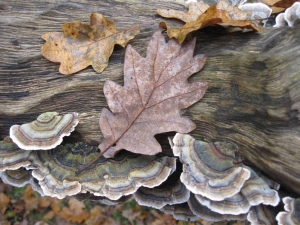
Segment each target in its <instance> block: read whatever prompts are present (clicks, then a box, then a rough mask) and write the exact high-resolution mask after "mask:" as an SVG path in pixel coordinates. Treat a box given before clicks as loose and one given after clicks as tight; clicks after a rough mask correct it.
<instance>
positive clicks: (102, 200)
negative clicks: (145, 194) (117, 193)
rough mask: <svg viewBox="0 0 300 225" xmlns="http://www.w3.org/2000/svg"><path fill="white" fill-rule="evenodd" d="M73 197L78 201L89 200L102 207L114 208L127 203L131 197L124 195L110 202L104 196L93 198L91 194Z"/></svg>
mask: <svg viewBox="0 0 300 225" xmlns="http://www.w3.org/2000/svg"><path fill="white" fill-rule="evenodd" d="M74 197H75V198H76V199H77V200H79V201H84V200H90V201H96V202H99V203H100V204H103V205H108V206H114V205H120V204H123V203H125V202H127V201H128V200H129V199H131V197H132V195H126V196H125V195H124V196H122V197H121V198H119V199H117V200H111V199H109V198H107V197H104V196H95V195H93V194H91V193H80V194H77V195H75V196H74Z"/></svg>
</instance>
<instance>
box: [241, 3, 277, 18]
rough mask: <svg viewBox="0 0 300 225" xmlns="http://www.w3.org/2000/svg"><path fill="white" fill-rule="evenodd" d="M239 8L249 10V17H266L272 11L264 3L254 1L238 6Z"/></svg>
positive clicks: (244, 10)
mask: <svg viewBox="0 0 300 225" xmlns="http://www.w3.org/2000/svg"><path fill="white" fill-rule="evenodd" d="M239 9H240V10H242V11H243V12H251V17H250V19H252V20H257V19H267V18H269V16H270V15H271V13H272V9H271V8H270V7H269V6H267V5H266V4H263V3H260V2H256V3H246V4H243V5H240V6H239Z"/></svg>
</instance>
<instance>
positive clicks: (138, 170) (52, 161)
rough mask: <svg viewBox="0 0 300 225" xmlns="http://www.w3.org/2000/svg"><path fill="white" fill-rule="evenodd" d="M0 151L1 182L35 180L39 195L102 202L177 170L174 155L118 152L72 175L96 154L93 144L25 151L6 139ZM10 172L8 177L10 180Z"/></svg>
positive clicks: (18, 183) (21, 183) (110, 201)
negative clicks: (74, 197)
mask: <svg viewBox="0 0 300 225" xmlns="http://www.w3.org/2000/svg"><path fill="white" fill-rule="evenodd" d="M0 150H1V152H0V162H1V164H0V165H1V171H2V172H1V177H2V179H3V181H4V182H6V183H9V184H12V185H14V186H24V185H25V184H28V183H30V184H32V185H34V186H35V185H36V184H38V187H37V188H35V189H36V190H37V191H38V192H40V193H41V194H42V195H46V196H51V197H57V198H64V197H66V196H68V195H79V194H81V195H83V196H81V197H83V198H91V199H93V198H95V199H96V200H99V201H100V202H101V201H102V202H103V203H107V204H114V203H115V202H116V203H117V200H119V199H121V198H122V196H129V195H131V194H133V193H134V192H136V191H137V189H138V188H139V187H142V186H143V187H148V188H153V187H155V186H158V185H160V184H161V183H162V182H164V181H165V180H166V179H167V178H168V177H169V175H170V174H172V173H173V172H174V171H175V169H176V158H175V157H168V156H164V155H161V154H160V155H153V156H146V155H138V154H133V153H130V152H127V151H122V152H120V153H119V154H117V155H116V156H115V157H114V158H112V159H107V158H104V157H101V158H100V159H99V160H98V161H97V163H95V164H94V165H93V166H91V167H90V168H88V169H86V170H84V171H83V172H82V173H80V175H77V174H76V171H77V169H78V168H79V167H82V166H83V165H85V164H86V163H89V162H90V161H92V160H93V159H94V158H95V157H97V156H98V154H99V150H98V148H97V147H94V146H89V145H87V144H85V143H81V142H79V143H76V144H65V145H59V146H57V147H55V148H54V149H51V150H48V151H43V150H40V151H39V150H36V151H33V150H32V151H30V150H29V151H28V150H27V151H26V150H23V149H19V148H18V147H17V146H16V145H15V144H14V143H12V142H11V139H10V138H6V139H5V140H4V141H2V142H0ZM12 171H14V172H13V173H12ZM11 174H13V175H12V176H13V177H12V179H11V178H9V176H11ZM11 180H12V181H11ZM98 196H100V198H98V199H97V197H98ZM79 198H80V196H79Z"/></svg>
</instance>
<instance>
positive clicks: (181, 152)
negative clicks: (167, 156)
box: [171, 133, 250, 201]
mask: <svg viewBox="0 0 300 225" xmlns="http://www.w3.org/2000/svg"><path fill="white" fill-rule="evenodd" d="M171 147H172V149H173V153H174V155H175V156H179V159H180V161H181V162H182V163H183V172H182V174H181V176H180V179H181V181H182V182H183V183H184V184H185V185H186V187H187V188H188V189H189V190H190V191H191V192H192V193H194V194H200V195H202V196H204V197H207V198H209V199H211V200H214V201H221V200H224V199H225V198H228V197H231V196H233V195H235V194H236V193H238V192H239V191H240V189H241V188H242V186H243V184H244V182H245V181H246V180H247V179H249V177H250V171H249V170H248V169H246V168H243V167H242V166H241V165H242V164H241V161H240V159H241V158H240V157H239V156H237V155H238V152H237V149H238V148H237V146H236V145H235V144H232V143H226V142H216V143H206V142H202V141H197V140H195V139H194V138H192V137H191V136H190V135H187V134H179V133H177V134H176V135H175V137H174V138H173V141H172V142H171Z"/></svg>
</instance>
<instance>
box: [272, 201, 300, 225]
mask: <svg viewBox="0 0 300 225" xmlns="http://www.w3.org/2000/svg"><path fill="white" fill-rule="evenodd" d="M282 201H283V203H284V210H285V211H286V212H279V213H278V214H277V216H276V220H277V221H278V225H299V224H300V198H296V199H294V198H291V197H285V198H283V199H282Z"/></svg>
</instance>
